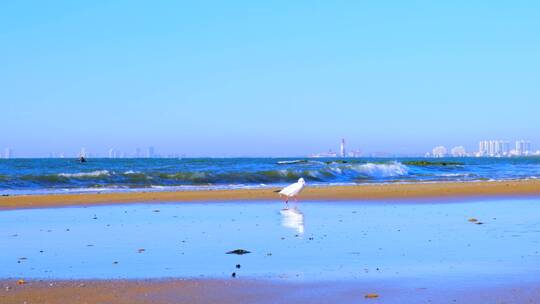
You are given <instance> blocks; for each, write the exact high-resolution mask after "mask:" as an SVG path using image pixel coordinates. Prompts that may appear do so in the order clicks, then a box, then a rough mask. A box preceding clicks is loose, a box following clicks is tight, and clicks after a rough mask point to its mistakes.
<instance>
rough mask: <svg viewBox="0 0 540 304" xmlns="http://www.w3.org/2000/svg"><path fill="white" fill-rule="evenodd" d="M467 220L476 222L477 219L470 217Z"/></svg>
mask: <svg viewBox="0 0 540 304" xmlns="http://www.w3.org/2000/svg"><path fill="white" fill-rule="evenodd" d="M468 221H469V222H471V223H476V222H478V219H475V218H474V217H471V218H470V219H468Z"/></svg>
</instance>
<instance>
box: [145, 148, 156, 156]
mask: <svg viewBox="0 0 540 304" xmlns="http://www.w3.org/2000/svg"><path fill="white" fill-rule="evenodd" d="M154 156H155V154H154V147H148V149H147V150H146V157H147V158H152V157H154Z"/></svg>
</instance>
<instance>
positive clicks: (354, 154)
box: [348, 150, 362, 157]
mask: <svg viewBox="0 0 540 304" xmlns="http://www.w3.org/2000/svg"><path fill="white" fill-rule="evenodd" d="M348 156H349V157H362V151H360V150H353V151H350V152H349V153H348Z"/></svg>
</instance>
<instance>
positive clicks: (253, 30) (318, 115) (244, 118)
mask: <svg viewBox="0 0 540 304" xmlns="http://www.w3.org/2000/svg"><path fill="white" fill-rule="evenodd" d="M0 105H1V109H2V111H1V114H2V115H1V119H0V148H3V147H12V148H13V149H14V150H15V151H16V152H17V154H18V155H26V156H38V155H46V154H48V153H49V152H64V153H66V154H68V153H76V152H77V151H78V150H79V149H80V147H86V149H87V150H89V151H93V152H100V153H102V154H105V153H106V151H107V150H108V149H109V148H110V147H114V148H117V149H120V150H123V151H126V152H132V151H133V150H134V149H135V148H136V147H141V148H144V147H146V146H154V147H155V148H156V150H157V152H161V153H165V154H167V153H171V152H178V153H185V154H187V155H192V156H204V155H207V156H236V155H251V156H260V155H271V156H278V155H306V154H308V153H311V152H320V151H326V150H327V149H328V148H333V149H334V150H336V149H337V148H338V145H339V140H340V138H342V137H344V138H346V139H347V141H348V143H349V147H350V148H351V149H352V148H360V149H362V150H363V151H365V152H373V151H388V152H393V153H413V152H425V151H428V150H431V148H432V147H433V146H435V145H439V144H442V145H447V146H448V147H452V146H454V145H465V146H466V148H468V150H472V149H477V142H478V141H479V140H481V139H507V140H515V139H521V138H524V139H529V140H531V141H533V147H534V148H540V2H538V1H493V0H491V1H290V0H286V1H265V2H263V1H234V0H230V1H190V2H188V1H9V0H8V1H1V2H0Z"/></svg>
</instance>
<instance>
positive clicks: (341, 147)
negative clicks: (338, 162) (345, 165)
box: [339, 138, 347, 157]
mask: <svg viewBox="0 0 540 304" xmlns="http://www.w3.org/2000/svg"><path fill="white" fill-rule="evenodd" d="M339 154H340V156H341V157H345V156H347V151H345V138H342V139H341V146H340V147H339Z"/></svg>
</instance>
